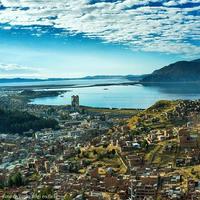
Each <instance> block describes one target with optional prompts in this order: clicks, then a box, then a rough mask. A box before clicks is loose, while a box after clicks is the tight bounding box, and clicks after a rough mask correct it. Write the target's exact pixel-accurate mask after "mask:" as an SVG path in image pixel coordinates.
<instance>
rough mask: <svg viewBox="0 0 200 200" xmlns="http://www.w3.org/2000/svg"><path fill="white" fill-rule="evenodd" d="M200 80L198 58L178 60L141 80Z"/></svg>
mask: <svg viewBox="0 0 200 200" xmlns="http://www.w3.org/2000/svg"><path fill="white" fill-rule="evenodd" d="M196 81H200V59H198V60H193V61H179V62H176V63H173V64H170V65H168V66H165V67H163V68H161V69H159V70H156V71H154V72H153V73H152V74H150V75H148V76H146V77H145V78H144V79H142V81H141V82H145V83H146V82H196Z"/></svg>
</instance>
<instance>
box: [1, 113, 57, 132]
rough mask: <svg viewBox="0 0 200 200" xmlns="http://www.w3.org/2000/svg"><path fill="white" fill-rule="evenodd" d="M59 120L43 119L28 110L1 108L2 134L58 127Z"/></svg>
mask: <svg viewBox="0 0 200 200" xmlns="http://www.w3.org/2000/svg"><path fill="white" fill-rule="evenodd" d="M57 125H58V123H57V121H55V120H53V119H43V118H39V117H36V116H34V115H31V114H29V113H27V112H21V111H10V110H2V109H0V134H1V133H19V134H22V133H23V132H26V131H29V130H30V129H32V130H34V131H39V130H41V129H43V128H53V129H54V128H56V127H57Z"/></svg>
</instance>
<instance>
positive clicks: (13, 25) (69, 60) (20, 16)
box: [0, 0, 200, 78]
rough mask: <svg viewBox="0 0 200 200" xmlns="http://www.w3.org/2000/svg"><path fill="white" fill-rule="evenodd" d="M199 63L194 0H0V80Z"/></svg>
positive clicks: (198, 5)
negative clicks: (193, 60) (190, 61)
mask: <svg viewBox="0 0 200 200" xmlns="http://www.w3.org/2000/svg"><path fill="white" fill-rule="evenodd" d="M196 58H200V0H144V1H141V0H0V77H1V78H12V77H30V78H47V77H82V76H87V75H127V74H148V73H151V72H152V71H154V70H156V69H159V68H161V67H163V66H166V65H168V64H170V63H173V62H176V61H179V60H192V59H196Z"/></svg>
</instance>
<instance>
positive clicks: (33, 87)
mask: <svg viewBox="0 0 200 200" xmlns="http://www.w3.org/2000/svg"><path fill="white" fill-rule="evenodd" d="M137 84H140V82H139V81H130V82H122V83H105V84H104V83H101V84H92V85H76V84H61V85H59V84H55V85H54V84H51V85H25V86H1V89H4V90H10V91H16V90H25V89H30V90H37V89H63V88H86V87H103V86H105V87H106V86H120V85H123V86H126V85H137Z"/></svg>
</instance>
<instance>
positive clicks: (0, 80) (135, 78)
mask: <svg viewBox="0 0 200 200" xmlns="http://www.w3.org/2000/svg"><path fill="white" fill-rule="evenodd" d="M144 76H145V75H125V76H123V75H113V76H112V75H97V76H86V77H82V78H47V79H34V78H0V83H20V82H38V81H42V82H45V81H62V80H94V79H128V80H131V81H140V80H142V79H143V78H144Z"/></svg>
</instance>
